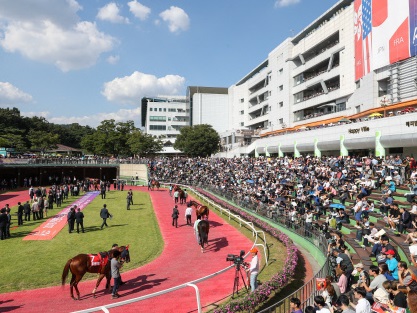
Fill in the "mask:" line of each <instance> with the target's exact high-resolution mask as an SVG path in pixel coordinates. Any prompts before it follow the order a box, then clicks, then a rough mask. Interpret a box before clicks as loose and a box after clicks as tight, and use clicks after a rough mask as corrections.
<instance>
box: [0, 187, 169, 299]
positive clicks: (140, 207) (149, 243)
mask: <svg viewBox="0 0 417 313" xmlns="http://www.w3.org/2000/svg"><path fill="white" fill-rule="evenodd" d="M126 194H127V191H114V190H113V191H109V192H107V193H106V199H101V196H100V195H99V196H97V198H95V199H94V200H93V201H92V202H91V203H90V204H89V205H88V206H87V207H86V208H84V209H83V213H84V216H85V218H84V229H85V233H79V234H78V233H77V232H73V233H71V234H69V233H68V226H67V225H66V226H65V227H64V228H63V229H62V231H60V233H59V234H58V235H57V236H56V237H55V238H54V239H53V240H48V241H24V240H22V239H23V238H24V237H25V236H26V235H28V234H29V232H31V231H32V230H34V229H35V228H36V227H37V226H38V225H39V224H41V223H43V222H44V221H45V220H46V219H43V220H40V221H30V222H24V225H23V226H19V227H18V228H16V229H14V230H12V238H10V239H7V240H3V241H1V242H0V246H1V252H0V267H1V273H2V274H1V280H0V290H1V292H10V291H17V290H25V289H33V288H39V287H46V286H53V285H60V284H61V276H62V270H63V268H64V266H65V263H66V262H67V260H68V259H70V258H72V257H74V256H75V255H77V254H80V253H98V252H100V251H108V250H110V249H111V246H112V244H113V243H117V244H119V245H127V244H129V245H130V258H131V262H130V263H127V264H125V266H124V267H123V269H124V271H127V270H130V269H134V268H137V267H139V266H142V265H144V264H147V263H149V262H150V261H152V260H153V259H155V258H157V257H158V256H159V255H160V254H161V252H162V250H163V247H164V243H163V240H162V236H161V233H160V230H159V227H158V223H157V220H156V216H155V214H154V211H153V208H152V204H151V201H150V197H149V194H148V193H145V192H139V191H134V192H133V203H134V205H131V209H130V211H127V210H126ZM76 199H77V198H71V197H70V199H68V200H66V202H65V203H64V204H63V206H62V207H61V208H58V209H57V208H54V209H53V210H52V211H49V214H48V215H49V216H52V215H53V214H54V213H55V214H56V213H58V212H59V211H60V210H61V209H63V208H65V207H66V206H67V205H69V204H70V203H72V202H74V201H75V200H76ZM104 203H105V204H107V208H108V209H109V211H110V213H111V214H112V215H113V218H112V219H108V220H107V224H108V225H109V227H108V228H106V227H104V229H103V230H101V229H100V226H101V223H102V219H101V218H100V210H101V208H102V206H103V204H104ZM16 211H17V207H13V208H12V213H15V212H16ZM12 223H13V224H12V225H11V227H12V228H13V227H14V226H17V219H16V215H15V214H13V219H12ZM95 278H97V274H86V275H85V276H84V278H83V280H86V279H95ZM68 282H69V279H68V278H67V281H66V283H67V284H68Z"/></svg>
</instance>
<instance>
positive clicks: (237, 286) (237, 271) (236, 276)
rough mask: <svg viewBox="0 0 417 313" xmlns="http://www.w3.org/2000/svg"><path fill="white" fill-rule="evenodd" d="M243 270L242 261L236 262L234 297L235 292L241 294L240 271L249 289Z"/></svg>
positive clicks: (246, 287)
mask: <svg viewBox="0 0 417 313" xmlns="http://www.w3.org/2000/svg"><path fill="white" fill-rule="evenodd" d="M242 271H243V270H242V266H241V264H240V263H237V264H235V279H234V281H233V294H232V298H233V297H234V296H235V293H236V294H239V273H240V277H241V278H242V281H243V284H244V285H245V289H246V290H248V286H247V285H246V281H245V278H244V276H243V273H242Z"/></svg>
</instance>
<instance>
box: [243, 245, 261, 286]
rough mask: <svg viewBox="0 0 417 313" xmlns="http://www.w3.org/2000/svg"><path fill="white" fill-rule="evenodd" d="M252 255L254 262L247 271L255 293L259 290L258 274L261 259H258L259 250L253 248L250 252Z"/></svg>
mask: <svg viewBox="0 0 417 313" xmlns="http://www.w3.org/2000/svg"><path fill="white" fill-rule="evenodd" d="M250 253H251V255H252V261H251V262H250V266H249V268H248V269H246V272H247V273H248V277H249V279H250V287H251V291H252V292H253V291H255V289H256V288H258V273H259V259H258V249H257V248H253V249H252V250H250Z"/></svg>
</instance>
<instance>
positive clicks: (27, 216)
mask: <svg viewBox="0 0 417 313" xmlns="http://www.w3.org/2000/svg"><path fill="white" fill-rule="evenodd" d="M23 211H24V212H25V221H29V222H30V211H31V210H30V204H29V200H28V201H26V203H25V204H24V205H23Z"/></svg>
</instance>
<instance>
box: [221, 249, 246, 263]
mask: <svg viewBox="0 0 417 313" xmlns="http://www.w3.org/2000/svg"><path fill="white" fill-rule="evenodd" d="M244 255H245V251H244V250H240V255H236V254H228V255H227V257H226V261H230V262H233V263H234V264H238V265H240V264H243V263H244V259H243V256H244Z"/></svg>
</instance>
